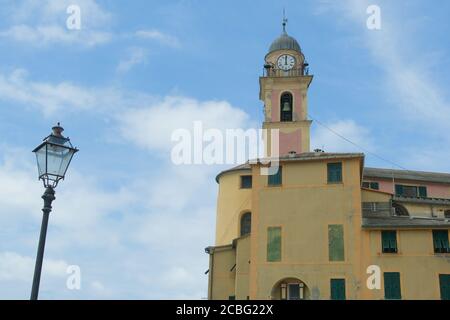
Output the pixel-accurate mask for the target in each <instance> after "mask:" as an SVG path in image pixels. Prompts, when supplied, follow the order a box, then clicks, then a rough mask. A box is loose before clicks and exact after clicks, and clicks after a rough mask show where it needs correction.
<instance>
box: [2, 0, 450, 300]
mask: <svg viewBox="0 0 450 320" xmlns="http://www.w3.org/2000/svg"><path fill="white" fill-rule="evenodd" d="M70 4H77V5H79V6H80V8H81V22H82V28H81V30H79V31H75V30H68V29H67V28H66V23H65V22H66V19H67V17H68V15H67V14H66V8H67V6H68V5H70ZM370 4H377V5H378V6H379V7H380V9H381V18H382V22H381V30H376V31H375V30H368V29H367V28H366V19H367V18H368V15H367V13H366V8H367V7H368V6H369V5H370ZM0 5H1V8H2V9H1V11H0V181H1V183H0V204H1V207H2V210H1V214H0V298H2V299H5V298H18V299H27V298H28V297H29V292H30V288H31V279H32V272H33V265H34V258H35V251H36V245H37V240H38V232H39V227H40V220H41V212H40V208H41V207H42V203H41V199H40V195H41V194H42V192H43V189H42V186H41V184H40V183H39V182H38V181H37V178H36V175H37V172H36V167H35V163H34V157H33V154H32V153H31V150H32V149H33V148H34V147H35V146H36V145H37V144H38V143H39V142H40V139H41V138H43V137H44V136H45V135H47V134H48V133H49V130H50V127H51V126H52V125H54V124H55V123H56V122H57V121H60V122H61V123H62V125H63V126H64V128H65V129H66V131H65V133H66V135H67V136H69V137H70V138H71V139H72V142H73V143H74V145H76V146H77V147H79V148H80V150H81V151H80V152H79V153H78V154H77V155H76V158H75V159H74V161H73V162H72V165H71V167H70V168H69V172H68V177H67V179H66V180H65V181H63V182H62V183H61V184H60V185H59V186H58V188H57V190H56V197H57V199H56V201H55V203H54V212H53V213H52V214H51V217H50V226H49V234H48V239H47V247H46V253H45V254H46V255H45V257H46V261H47V262H46V264H45V265H44V271H43V276H42V281H41V298H43V299H45V298H46V299H54V298H63V299H90V298H99V299H113V298H119V299H160V298H168V299H172V298H194V299H199V298H203V297H206V295H207V291H206V284H207V277H206V276H205V275H204V274H203V273H204V271H205V270H206V269H207V268H208V257H207V255H206V254H205V253H204V248H205V247H206V246H208V245H212V244H213V241H214V230H215V229H214V228H215V227H214V220H215V203H216V194H217V185H216V183H215V181H214V176H215V174H216V173H217V172H218V171H219V170H221V169H223V167H221V166H206V165H197V166H194V165H193V166H175V165H173V164H172V163H171V161H170V151H171V147H172V144H171V141H170V135H171V132H172V131H173V130H174V129H176V128H187V129H190V128H192V122H193V121H195V120H201V121H203V123H205V125H206V126H208V127H212V128H220V129H225V128H252V127H259V126H260V123H261V121H262V118H263V114H262V103H261V102H260V101H259V100H258V93H259V88H258V77H259V76H260V75H261V73H262V66H263V59H264V56H265V54H266V53H267V49H268V47H269V45H270V43H271V42H272V41H273V40H274V39H275V38H276V37H277V36H278V35H279V34H280V33H281V18H282V10H283V7H285V8H286V12H287V16H288V19H289V23H288V28H287V30H288V33H289V34H290V35H292V36H294V37H296V39H297V40H298V41H299V43H300V45H301V47H302V50H303V52H304V54H305V55H306V57H307V60H308V62H309V63H310V70H311V73H312V74H314V81H313V83H312V85H311V87H310V90H309V96H308V99H309V112H310V114H311V116H312V117H313V118H315V119H318V120H319V121H320V122H321V123H324V124H326V125H327V126H328V127H330V128H332V129H333V130H335V131H337V132H339V133H340V134H342V135H344V136H346V137H347V138H349V139H351V140H352V141H354V142H356V143H357V144H358V145H360V146H362V147H363V148H364V149H365V150H370V151H371V152H373V153H375V154H377V155H379V156H380V157H383V158H386V159H389V160H390V161H392V162H394V163H396V164H398V165H400V166H402V167H405V168H408V169H417V170H424V171H442V172H450V165H449V162H448V159H449V157H450V149H449V147H448V146H449V142H450V138H449V135H448V129H449V123H450V103H449V101H450V96H449V92H448V83H450V72H449V71H450V58H449V57H450V55H449V49H450V47H449V41H448V34H449V32H450V24H449V23H448V16H447V14H446V13H448V12H450V4H449V3H448V2H446V1H436V2H433V5H430V3H429V1H418V0H413V1H395V2H394V1H364V0H362V1H350V0H349V1H339V2H338V1H325V0H324V1H312V0H311V1H283V2H280V1H258V2H256V1H188V0H185V1H164V2H163V1H143V0H139V1H138V0H133V1H127V2H125V1H112V0H109V1H108V0H103V1H102V0H70V1H66V0H23V1H13V0H0ZM312 147H313V148H315V147H320V148H322V147H323V148H324V149H325V150H326V151H342V152H345V151H361V149H359V148H357V147H355V146H353V145H351V144H349V143H347V142H345V141H344V140H342V139H340V138H339V137H337V136H335V135H334V134H332V133H331V132H330V131H328V130H327V129H325V128H324V127H322V126H319V125H317V123H314V124H313V128H312ZM366 165H368V166H378V167H387V168H391V167H392V164H390V163H388V162H385V161H382V160H380V159H379V158H376V157H374V156H372V155H367V157H366ZM68 265H78V266H80V268H81V279H82V287H81V290H68V289H67V288H66V279H67V274H66V268H67V266H68Z"/></svg>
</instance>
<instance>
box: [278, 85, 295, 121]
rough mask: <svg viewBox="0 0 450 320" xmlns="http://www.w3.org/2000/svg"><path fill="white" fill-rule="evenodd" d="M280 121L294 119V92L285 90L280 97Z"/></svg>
mask: <svg viewBox="0 0 450 320" xmlns="http://www.w3.org/2000/svg"><path fill="white" fill-rule="evenodd" d="M280 100H281V101H280V111H281V114H280V121H292V113H293V109H294V108H293V107H292V94H290V93H289V92H285V93H283V94H282V95H281V99H280Z"/></svg>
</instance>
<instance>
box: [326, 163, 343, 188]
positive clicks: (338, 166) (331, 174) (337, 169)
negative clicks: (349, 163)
mask: <svg viewBox="0 0 450 320" xmlns="http://www.w3.org/2000/svg"><path fill="white" fill-rule="evenodd" d="M327 171H328V182H329V183H339V182H342V163H341V162H337V163H328V164H327Z"/></svg>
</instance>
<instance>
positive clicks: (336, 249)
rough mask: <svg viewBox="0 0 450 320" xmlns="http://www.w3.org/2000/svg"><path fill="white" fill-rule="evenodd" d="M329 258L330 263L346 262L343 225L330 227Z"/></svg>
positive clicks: (331, 225)
mask: <svg viewBox="0 0 450 320" xmlns="http://www.w3.org/2000/svg"><path fill="white" fill-rule="evenodd" d="M328 258H329V260H330V261H344V227H343V226H342V225H341V224H330V225H329V226H328Z"/></svg>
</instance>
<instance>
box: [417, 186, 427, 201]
mask: <svg viewBox="0 0 450 320" xmlns="http://www.w3.org/2000/svg"><path fill="white" fill-rule="evenodd" d="M419 197H421V198H426V197H427V187H419Z"/></svg>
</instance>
